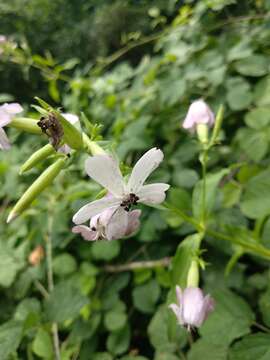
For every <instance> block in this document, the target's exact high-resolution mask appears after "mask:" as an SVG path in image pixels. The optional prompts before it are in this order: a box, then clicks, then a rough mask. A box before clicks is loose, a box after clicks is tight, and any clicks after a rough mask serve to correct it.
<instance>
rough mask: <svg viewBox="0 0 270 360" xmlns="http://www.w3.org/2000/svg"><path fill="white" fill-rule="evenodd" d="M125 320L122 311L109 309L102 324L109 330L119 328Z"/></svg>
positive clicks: (125, 317)
mask: <svg viewBox="0 0 270 360" xmlns="http://www.w3.org/2000/svg"><path fill="white" fill-rule="evenodd" d="M126 322H127V315H126V314H125V313H124V312H122V311H114V310H111V311H109V312H107V313H106V315H105V318H104V324H105V327H106V329H108V330H109V331H115V330H119V329H121V328H122V327H123V326H124V325H125V324H126Z"/></svg>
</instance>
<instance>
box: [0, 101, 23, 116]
mask: <svg viewBox="0 0 270 360" xmlns="http://www.w3.org/2000/svg"><path fill="white" fill-rule="evenodd" d="M1 108H2V109H3V110H4V111H5V112H7V113H8V114H11V115H15V114H19V113H21V112H23V108H22V107H21V105H20V104H18V103H10V104H8V103H5V104H4V105H2V106H1Z"/></svg>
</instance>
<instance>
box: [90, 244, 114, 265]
mask: <svg viewBox="0 0 270 360" xmlns="http://www.w3.org/2000/svg"><path fill="white" fill-rule="evenodd" d="M119 252H120V243H119V241H117V240H114V241H106V240H102V241H96V242H95V243H94V244H92V255H93V258H94V259H96V260H107V261H109V260H112V259H113V258H115V257H116V256H117V255H118V254H119Z"/></svg>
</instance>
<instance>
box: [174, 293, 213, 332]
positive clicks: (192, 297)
mask: <svg viewBox="0 0 270 360" xmlns="http://www.w3.org/2000/svg"><path fill="white" fill-rule="evenodd" d="M176 298H177V304H171V305H170V306H169V307H170V309H172V311H173V312H174V313H175V315H176V317H177V320H178V322H179V324H180V325H183V326H187V328H188V330H190V328H192V327H197V328H198V327H200V326H201V325H202V324H203V322H204V321H205V320H206V319H207V317H208V315H209V314H210V312H212V311H213V310H214V306H215V303H214V300H213V298H211V297H210V295H206V296H204V295H203V292H202V290H201V289H200V288H197V287H188V288H186V289H185V290H184V291H183V292H182V290H181V288H180V287H179V286H176Z"/></svg>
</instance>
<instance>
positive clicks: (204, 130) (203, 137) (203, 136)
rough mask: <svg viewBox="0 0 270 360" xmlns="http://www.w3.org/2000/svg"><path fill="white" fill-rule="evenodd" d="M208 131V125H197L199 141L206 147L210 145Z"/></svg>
mask: <svg viewBox="0 0 270 360" xmlns="http://www.w3.org/2000/svg"><path fill="white" fill-rule="evenodd" d="M208 129H209V127H208V125H207V124H197V127H196V131H197V136H198V139H199V141H200V142H201V143H202V144H204V145H206V144H207V143H208Z"/></svg>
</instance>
